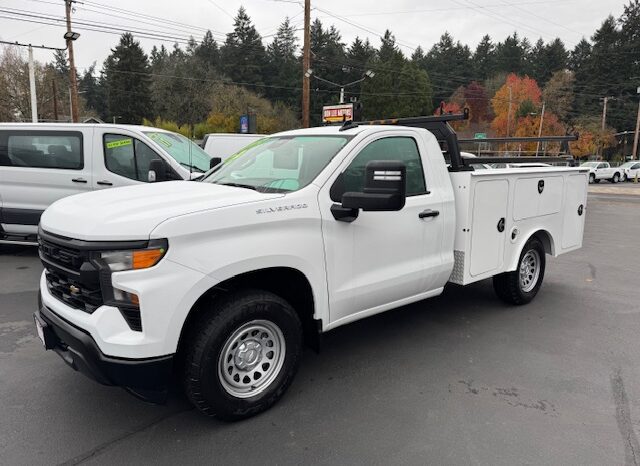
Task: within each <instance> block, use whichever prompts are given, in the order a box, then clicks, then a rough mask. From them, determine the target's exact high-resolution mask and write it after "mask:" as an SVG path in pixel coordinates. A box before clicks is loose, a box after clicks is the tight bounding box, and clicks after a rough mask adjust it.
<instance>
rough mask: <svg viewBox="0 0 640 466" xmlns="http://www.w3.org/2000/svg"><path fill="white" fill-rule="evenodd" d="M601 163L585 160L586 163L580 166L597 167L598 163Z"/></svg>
mask: <svg viewBox="0 0 640 466" xmlns="http://www.w3.org/2000/svg"><path fill="white" fill-rule="evenodd" d="M599 163H600V162H585V163H583V164H582V165H580V166H581V167H593V168H595V167H597V166H598V164H599Z"/></svg>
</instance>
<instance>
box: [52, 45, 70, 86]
mask: <svg viewBox="0 0 640 466" xmlns="http://www.w3.org/2000/svg"><path fill="white" fill-rule="evenodd" d="M53 61H54V65H53V66H54V68H55V70H56V71H57V72H58V75H59V76H60V77H61V78H64V79H66V80H67V82H68V81H69V61H68V60H67V51H66V50H56V51H55V52H53Z"/></svg>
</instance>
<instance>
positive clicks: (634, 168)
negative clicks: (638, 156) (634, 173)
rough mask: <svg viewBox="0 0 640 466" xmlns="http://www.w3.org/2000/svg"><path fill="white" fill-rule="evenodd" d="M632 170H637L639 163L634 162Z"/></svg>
mask: <svg viewBox="0 0 640 466" xmlns="http://www.w3.org/2000/svg"><path fill="white" fill-rule="evenodd" d="M631 168H632V169H633V170H637V169H638V168H640V163H636V164H635V165H634V166H633V167H631Z"/></svg>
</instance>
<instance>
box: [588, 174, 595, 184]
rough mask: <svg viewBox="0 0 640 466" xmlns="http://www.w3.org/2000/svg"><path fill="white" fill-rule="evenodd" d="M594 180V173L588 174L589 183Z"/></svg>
mask: <svg viewBox="0 0 640 466" xmlns="http://www.w3.org/2000/svg"><path fill="white" fill-rule="evenodd" d="M595 181H596V175H594V174H593V173H591V174H589V184H593V183H595Z"/></svg>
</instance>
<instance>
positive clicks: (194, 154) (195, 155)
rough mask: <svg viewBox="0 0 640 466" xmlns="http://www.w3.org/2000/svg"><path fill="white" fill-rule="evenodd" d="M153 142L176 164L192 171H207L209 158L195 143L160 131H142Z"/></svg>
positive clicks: (178, 135)
mask: <svg viewBox="0 0 640 466" xmlns="http://www.w3.org/2000/svg"><path fill="white" fill-rule="evenodd" d="M143 132H144V134H146V135H147V136H149V138H151V139H152V140H153V141H154V142H156V143H158V145H159V146H160V147H162V148H163V149H164V150H165V151H166V152H167V153H168V154H169V155H170V156H171V157H173V158H174V159H175V160H176V162H178V163H179V164H180V165H182V166H183V167H186V168H189V169H191V170H193V171H196V172H199V173H204V172H206V171H207V170H209V163H210V162H209V160H211V156H210V155H209V154H207V153H206V152H205V151H203V150H202V149H201V148H200V146H198V145H197V144H196V143H195V142H193V141H191V140H189V139H187V138H186V137H184V136H182V135H181V134H176V133H165V132H160V131H143Z"/></svg>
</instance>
